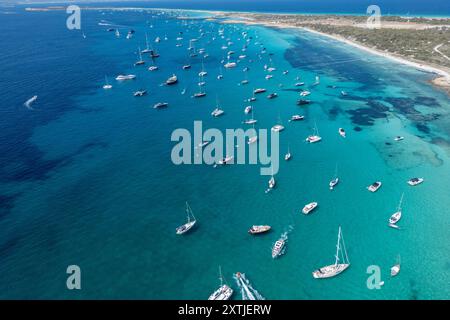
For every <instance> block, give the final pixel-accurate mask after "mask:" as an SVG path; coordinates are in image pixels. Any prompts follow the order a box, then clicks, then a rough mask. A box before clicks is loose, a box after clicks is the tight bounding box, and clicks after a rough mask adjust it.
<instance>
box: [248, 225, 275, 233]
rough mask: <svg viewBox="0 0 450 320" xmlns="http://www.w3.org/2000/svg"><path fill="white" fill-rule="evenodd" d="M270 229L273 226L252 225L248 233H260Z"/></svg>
mask: <svg viewBox="0 0 450 320" xmlns="http://www.w3.org/2000/svg"><path fill="white" fill-rule="evenodd" d="M270 229H271V226H252V227H251V228H250V229H249V230H248V233H250V234H260V233H264V232H267V231H269V230H270Z"/></svg>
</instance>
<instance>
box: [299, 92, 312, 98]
mask: <svg viewBox="0 0 450 320" xmlns="http://www.w3.org/2000/svg"><path fill="white" fill-rule="evenodd" d="M310 94H311V92H309V91H306V90H305V91H302V92H300V96H302V97H306V96H309V95H310Z"/></svg>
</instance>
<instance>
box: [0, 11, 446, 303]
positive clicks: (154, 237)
mask: <svg viewBox="0 0 450 320" xmlns="http://www.w3.org/2000/svg"><path fill="white" fill-rule="evenodd" d="M65 18H66V14H65V13H64V12H62V11H55V12H44V13H30V12H23V11H21V10H17V11H16V13H15V14H3V13H2V15H1V19H0V34H2V35H3V36H4V40H5V41H4V42H2V47H1V49H0V62H1V63H0V72H1V74H2V77H1V78H0V88H1V91H0V98H1V99H0V101H1V109H0V132H1V135H0V139H1V140H0V150H1V153H0V163H1V166H0V168H1V169H0V170H1V171H0V297H2V298H52V299H63V298H125V299H128V298H144V299H146V298H149V299H170V298H183V299H189V298H194V299H205V298H206V297H207V296H208V295H209V294H210V292H211V291H212V290H213V289H215V287H216V286H217V266H218V265H221V266H222V269H223V271H224V275H225V276H226V278H227V280H228V282H229V283H230V284H231V286H232V287H233V288H234V289H235V295H234V298H235V299H240V294H239V290H238V288H237V286H236V284H235V283H234V281H233V279H232V274H233V273H235V272H237V271H240V272H245V273H246V274H247V276H248V278H249V279H250V281H251V282H252V283H253V285H254V286H255V287H256V288H257V289H258V290H259V291H260V292H261V294H263V295H264V296H265V297H266V298H271V299H282V298H284V299H335V298H343V299H376V298H384V299H436V298H438V299H442V298H448V297H449V296H450V292H449V287H448V283H449V281H450V280H449V272H448V271H449V266H450V256H449V252H450V251H449V247H448V245H449V243H450V238H449V236H450V235H449V233H448V230H449V224H448V206H449V205H450V203H449V200H448V195H447V193H448V192H447V190H448V189H449V188H450V182H449V181H450V179H449V172H450V170H449V169H450V156H449V155H450V151H449V150H450V143H449V140H450V138H449V136H450V125H449V123H450V121H449V114H450V111H449V100H448V96H447V95H446V94H444V93H443V92H442V91H439V90H437V89H435V88H433V87H432V86H431V85H430V84H429V83H428V80H430V79H431V78H432V75H430V74H426V73H423V72H420V71H417V70H415V69H412V68H409V67H405V66H402V65H398V64H395V63H393V62H390V61H387V60H385V59H382V58H380V57H372V56H369V55H367V53H365V52H360V51H358V50H355V49H354V48H349V47H347V46H346V45H343V44H341V43H338V42H336V41H332V40H329V39H326V38H322V37H319V36H316V35H313V34H309V33H307V32H301V31H293V30H272V29H267V28H263V27H255V26H254V27H246V26H242V25H224V26H220V25H219V24H217V23H216V22H209V21H204V20H202V19H199V20H195V21H191V22H188V23H187V24H186V25H184V24H183V22H182V21H180V20H179V19H176V17H172V16H167V15H162V16H158V15H156V14H155V13H153V12H150V13H147V12H136V11H115V12H111V11H109V10H106V11H104V12H101V11H87V12H84V13H83V32H84V33H85V34H86V36H87V37H86V39H83V37H82V36H81V32H79V31H68V30H67V29H66V28H65ZM102 20H104V21H107V22H109V23H110V24H111V25H114V26H118V27H119V29H120V30H121V32H122V37H121V38H119V39H117V38H116V37H115V36H114V34H113V33H111V32H107V31H106V28H108V26H106V25H102V26H100V25H99V24H98V23H99V22H101V21H102ZM150 25H153V28H150ZM221 27H223V28H224V30H225V34H226V37H229V38H230V39H231V40H232V41H233V42H234V44H233V45H232V46H233V50H236V51H239V50H240V49H241V48H242V31H247V32H248V33H249V34H250V35H251V36H252V37H253V39H258V41H260V42H261V43H263V44H264V46H266V47H267V51H268V52H270V53H273V54H274V55H273V57H272V59H273V64H274V65H275V66H276V67H277V72H275V73H274V74H275V77H274V79H271V80H265V79H264V75H265V72H264V70H263V64H264V63H268V57H267V55H263V56H262V57H261V59H259V58H258V54H259V52H260V49H261V48H260V46H259V45H256V44H254V42H253V44H252V45H250V46H249V48H248V50H247V55H248V57H249V58H250V57H251V58H252V59H251V60H252V62H250V59H248V60H245V59H244V60H242V61H241V62H239V67H238V68H236V69H231V70H226V71H225V77H224V79H223V80H221V81H218V80H216V77H215V76H216V75H217V73H218V72H219V65H220V63H219V62H220V60H221V59H222V58H223V57H224V52H223V50H222V49H221V48H220V47H221V46H222V45H223V44H224V41H225V40H223V39H220V38H217V39H216V40H214V41H212V40H211V39H210V35H213V34H216V33H217V31H218V29H219V28H221ZM130 28H133V29H134V30H136V35H135V37H134V38H132V39H130V40H126V39H125V37H124V35H125V34H126V31H127V30H129V29H130ZM200 29H203V30H208V31H210V32H211V33H210V34H208V35H207V36H206V38H204V39H202V40H201V41H200V43H199V44H198V47H199V48H200V47H206V48H207V52H208V53H209V55H210V56H209V57H208V58H207V59H205V61H204V64H205V68H206V70H207V71H208V72H209V75H208V78H207V92H208V96H207V97H206V98H204V99H203V100H195V99H191V98H190V97H189V96H190V95H191V94H192V93H193V92H195V90H196V82H197V81H198V77H197V75H196V74H197V72H198V71H199V70H200V68H201V60H200V59H199V58H196V59H192V61H191V63H192V66H193V67H192V70H190V71H182V70H181V65H182V64H184V63H185V62H186V60H187V51H186V47H187V46H188V39H190V38H194V37H198V36H199V33H200V31H199V30H200ZM180 31H182V32H183V33H184V40H183V44H184V46H183V47H181V48H177V47H175V40H174V39H175V38H176V37H177V36H178V34H179V32H180ZM145 32H147V33H148V35H149V39H150V41H152V40H153V39H154V38H155V37H156V36H161V37H163V36H164V35H167V37H168V40H167V41H162V42H161V43H160V44H158V45H156V44H154V45H155V46H157V49H158V51H159V52H160V53H161V57H160V58H158V61H157V63H158V65H159V67H160V70H158V71H157V72H154V73H151V72H149V71H147V69H146V68H145V67H144V68H138V67H134V66H133V63H134V62H135V61H136V58H137V57H136V54H135V53H136V50H137V47H138V46H141V47H142V46H143V44H144V34H145ZM208 39H209V40H210V41H211V42H209V43H208V42H207V41H208ZM254 41H256V40H254ZM146 60H147V63H149V59H148V57H146ZM147 65H148V64H147ZM247 65H248V66H249V67H250V72H249V80H250V81H251V84H250V85H249V86H238V85H237V83H238V82H239V81H240V80H241V79H242V77H243V74H242V68H243V66H247ZM285 69H288V70H290V73H289V74H288V75H282V73H281V70H285ZM119 73H135V74H136V75H137V79H136V80H135V81H133V82H126V83H118V82H116V81H114V80H113V78H114V77H115V76H116V75H117V74H119ZM172 73H176V74H177V75H178V76H179V78H180V83H179V85H176V86H173V87H160V86H159V84H160V83H161V82H162V81H164V80H165V79H166V78H167V77H168V76H169V75H171V74H172ZM105 75H107V76H108V77H109V79H110V82H111V83H112V84H113V90H111V91H104V90H102V88H101V87H102V85H103V83H104V76H105ZM316 75H319V76H320V80H321V83H320V85H319V86H312V83H313V82H314V79H315V76H316ZM296 76H301V79H302V81H305V82H306V85H305V87H306V88H309V89H311V91H312V92H313V93H312V94H311V99H312V100H313V102H314V103H313V104H311V105H310V106H308V107H298V106H296V105H295V100H296V99H297V98H298V92H297V91H296V90H297V89H298V88H296V87H294V86H293V83H294V82H295V81H296V80H295V77H296ZM279 84H283V86H282V87H280V86H279ZM260 86H261V87H266V88H267V89H268V90H269V91H277V92H278V93H279V98H277V99H275V100H267V99H264V98H260V99H258V101H257V102H256V103H255V117H256V118H257V119H258V127H260V128H270V127H271V126H272V125H273V124H275V122H276V121H277V118H278V117H279V118H280V119H281V120H282V122H283V124H284V125H285V126H286V130H285V131H284V132H283V133H282V135H281V150H282V153H283V152H284V150H287V146H288V145H289V146H290V148H291V152H292V153H293V159H292V160H291V161H290V162H282V163H281V168H280V172H279V173H278V174H277V176H276V177H277V181H278V186H277V188H276V190H274V191H273V192H272V193H269V194H265V193H264V190H265V188H266V186H267V177H263V176H260V175H259V167H258V166H248V165H245V166H229V167H225V168H217V169H214V168H211V167H209V166H175V165H173V164H172V162H171V161H170V152H171V148H172V146H173V143H172V142H171V141H170V134H171V132H172V131H173V130H174V129H176V128H192V125H193V121H194V120H203V123H204V126H205V127H208V128H212V127H214V128H219V129H221V130H223V129H226V128H237V127H241V126H242V124H241V123H242V120H244V118H245V116H244V114H243V108H244V107H245V103H244V102H243V100H244V98H248V97H249V95H250V94H251V89H252V88H253V87H260ZM333 86H336V87H333ZM139 88H146V89H148V90H149V95H148V96H147V97H143V98H135V97H133V96H132V92H133V91H134V90H137V89H139ZM183 88H186V90H187V94H186V95H184V96H183V95H181V94H180V92H181V90H182V89H183ZM341 90H345V91H347V92H348V95H347V96H346V97H343V96H341V95H340V93H339V92H340V91H341ZM35 94H37V95H38V96H39V97H38V100H37V101H36V103H35V104H33V108H34V110H29V109H27V108H25V107H24V106H23V102H24V101H26V100H27V99H28V98H30V97H31V96H33V95H35ZM216 95H217V97H218V98H219V99H220V102H221V104H222V105H223V108H224V109H225V111H226V114H225V115H224V116H223V117H222V118H219V119H212V118H211V116H210V112H211V111H212V109H213V108H214V106H215V103H216ZM158 101H168V102H169V103H170V107H169V108H168V109H166V110H161V111H156V110H153V109H152V108H151V106H152V105H153V104H154V103H155V102H158ZM294 113H300V114H303V115H305V117H306V120H305V121H304V122H300V123H289V122H288V121H287V120H288V118H289V117H290V116H291V115H292V114H294ZM314 123H317V125H318V128H319V129H320V133H321V135H322V137H323V138H324V141H323V142H321V143H320V144H317V145H306V144H305V143H304V138H305V137H306V136H307V135H308V134H310V133H311V131H312V128H313V126H314ZM339 127H345V128H346V130H347V132H348V137H347V138H346V140H343V139H342V138H341V137H340V136H339V135H338V134H337V128H339ZM396 135H402V136H405V141H403V142H402V143H399V144H395V143H394V142H393V139H392V138H393V137H394V136H396ZM282 161H283V160H282ZM336 163H339V175H340V178H341V184H340V185H339V187H338V188H336V190H334V191H333V192H330V190H328V181H329V180H330V178H331V177H332V176H333V174H334V170H335V166H336ZM412 176H424V177H425V178H426V183H424V184H423V185H421V186H420V187H417V188H410V187H408V186H407V185H406V183H405V181H406V180H407V179H409V178H410V177H412ZM376 179H381V180H382V181H383V183H384V185H383V187H382V189H381V190H380V191H379V192H378V193H377V194H370V193H368V192H367V190H365V187H366V186H367V185H368V184H369V183H372V182H373V181H374V180H376ZM402 192H405V201H404V217H403V218H402V221H401V226H402V230H399V231H397V230H391V229H390V228H388V227H387V225H386V222H387V221H386V220H387V218H388V217H389V216H390V214H391V213H392V212H393V210H395V208H396V206H397V203H398V200H399V198H400V195H401V193H402ZM186 200H187V201H189V203H190V205H191V207H192V209H193V210H194V212H195V214H196V217H197V218H198V220H199V222H198V227H197V228H196V229H195V230H193V232H192V233H190V234H187V235H186V237H177V236H176V235H175V234H174V228H175V227H177V226H178V225H179V224H180V223H181V222H182V221H183V220H184V202H185V201H186ZM312 200H317V201H319V203H320V208H319V209H318V210H317V211H316V212H315V213H314V214H311V215H310V216H303V215H301V214H299V211H300V209H301V207H302V206H303V205H304V204H305V203H307V202H310V201H312ZM254 223H268V224H271V225H272V227H273V232H272V233H269V234H267V235H266V236H263V237H259V238H251V237H250V236H249V235H248V234H247V232H246V231H247V229H248V227H249V226H250V225H252V224H254ZM338 225H342V228H343V231H344V234H345V240H346V244H347V247H348V251H349V255H350V259H351V262H352V266H351V268H350V269H349V270H348V271H346V272H345V273H343V274H342V275H341V276H339V277H337V278H335V279H330V281H323V282H320V281H319V282H318V281H315V280H314V279H312V277H311V271H312V270H314V269H315V268H316V267H318V266H322V265H325V264H328V263H331V261H332V260H333V254H334V245H335V239H336V232H337V227H338ZM285 231H289V232H290V233H289V242H288V248H287V252H286V254H285V255H284V256H283V257H282V258H280V259H279V260H275V261H273V260H272V258H271V257H270V248H271V246H272V244H273V242H274V241H275V240H276V239H277V238H278V237H279V236H280V234H282V233H283V232H285ZM398 254H401V257H402V262H403V267H402V272H401V274H400V275H399V276H398V277H396V278H394V279H392V280H391V279H390V278H389V276H388V273H389V267H390V266H392V264H393V263H394V262H395V259H396V256H397V255H398ZM70 264H77V265H79V266H80V267H81V269H82V288H83V289H82V290H81V291H68V290H67V289H66V287H65V281H66V277H67V275H66V273H65V270H66V268H67V266H68V265H70ZM371 264H377V265H380V267H381V268H382V272H383V280H385V281H386V285H385V287H384V288H383V289H382V290H368V289H367V287H366V278H367V275H366V268H367V266H368V265H371ZM436 273H439V274H440V277H436V276H435V274H436Z"/></svg>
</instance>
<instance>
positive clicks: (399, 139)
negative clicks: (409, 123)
mask: <svg viewBox="0 0 450 320" xmlns="http://www.w3.org/2000/svg"><path fill="white" fill-rule="evenodd" d="M403 139H405V137H402V136H396V137H395V138H394V140H395V141H402V140H403Z"/></svg>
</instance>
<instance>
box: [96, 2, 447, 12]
mask: <svg viewBox="0 0 450 320" xmlns="http://www.w3.org/2000/svg"><path fill="white" fill-rule="evenodd" d="M90 2H93V3H95V1H90ZM98 4H99V3H98ZM98 4H94V5H98ZM105 4H108V2H102V3H101V5H105ZM111 4H112V5H114V6H122V7H126V6H135V7H136V6H145V7H152V8H175V9H178V8H180V9H203V10H231V11H257V12H291V13H339V14H343V13H349V14H358V15H365V14H366V10H367V7H368V6H369V5H372V4H375V5H378V6H379V7H380V8H381V13H382V14H390V15H394V14H396V15H419V16H420V15H429V16H433V15H435V16H448V15H450V3H449V1H446V0H430V1H421V0H414V1H406V0H378V1H371V0H280V1H274V0H242V1H241V0H218V1H216V0H187V1H179V0H165V1H161V0H156V1H124V2H114V3H111Z"/></svg>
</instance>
